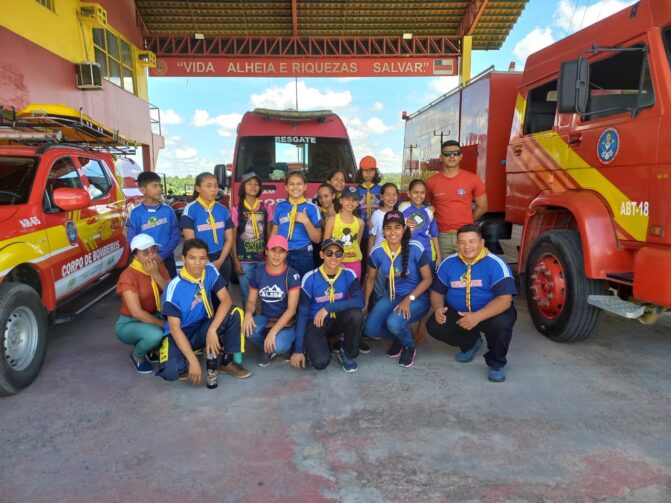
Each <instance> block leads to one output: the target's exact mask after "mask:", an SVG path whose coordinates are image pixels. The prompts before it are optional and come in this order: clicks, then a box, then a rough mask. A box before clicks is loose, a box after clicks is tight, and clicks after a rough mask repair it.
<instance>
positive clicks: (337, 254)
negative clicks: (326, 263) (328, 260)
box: [324, 250, 343, 258]
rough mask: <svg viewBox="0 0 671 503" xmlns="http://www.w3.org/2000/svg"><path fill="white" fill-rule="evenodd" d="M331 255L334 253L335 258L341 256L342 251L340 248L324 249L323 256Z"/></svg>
mask: <svg viewBox="0 0 671 503" xmlns="http://www.w3.org/2000/svg"><path fill="white" fill-rule="evenodd" d="M333 255H335V256H336V258H340V257H342V256H343V251H342V250H324V256H326V257H333Z"/></svg>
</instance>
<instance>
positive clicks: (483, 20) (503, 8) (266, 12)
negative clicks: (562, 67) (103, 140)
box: [135, 0, 527, 49]
mask: <svg viewBox="0 0 671 503" xmlns="http://www.w3.org/2000/svg"><path fill="white" fill-rule="evenodd" d="M135 3H136V5H137V8H138V13H139V15H140V17H141V18H142V20H143V22H144V24H145V26H146V28H147V31H148V35H150V36H184V35H193V34H194V33H203V34H205V35H206V36H208V35H218V36H258V37H290V36H294V29H295V30H296V33H295V35H296V36H298V37H379V36H399V37H400V36H401V35H402V34H403V33H412V34H413V36H461V35H463V34H464V33H463V28H462V23H463V22H464V19H465V17H466V18H467V19H469V17H468V16H469V14H468V13H469V12H474V11H477V10H478V7H482V8H481V11H480V17H479V19H478V20H477V23H476V24H475V27H474V29H473V31H472V35H473V49H499V48H500V47H501V45H502V44H503V42H504V41H505V39H506V37H507V36H508V33H510V30H511V29H512V27H513V26H514V24H515V23H516V22H517V19H518V18H519V16H520V14H521V13H522V10H523V9H524V7H525V5H526V3H527V0H488V1H487V0H455V1H450V2H445V1H436V0H428V1H413V0H390V1H371V0H368V1H365V0H312V1H308V0H294V2H292V0H274V1H272V0H237V1H231V0H229V1H217V0H135ZM483 4H484V5H483ZM294 10H295V17H294ZM470 19H472V17H471V18H470ZM466 24H469V23H468V22H466Z"/></svg>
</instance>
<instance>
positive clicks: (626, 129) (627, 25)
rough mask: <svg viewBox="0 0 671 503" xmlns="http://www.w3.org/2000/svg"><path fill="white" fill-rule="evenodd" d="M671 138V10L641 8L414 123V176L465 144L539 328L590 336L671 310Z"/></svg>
mask: <svg viewBox="0 0 671 503" xmlns="http://www.w3.org/2000/svg"><path fill="white" fill-rule="evenodd" d="M504 80H505V81H506V82H503V81H504ZM511 81H512V82H513V83H512V84H511ZM511 86H512V87H516V90H514V91H513V92H511ZM511 124H512V127H511ZM669 130H671V2H668V0H641V1H640V2H638V3H636V4H634V5H632V6H630V7H628V8H626V9H624V10H622V11H620V12H618V13H616V14H614V15H612V16H610V17H608V18H605V19H603V20H602V21H600V22H598V23H596V24H594V25H592V26H589V27H587V28H585V29H583V30H581V31H579V32H576V33H574V34H572V35H571V36H569V37H567V38H565V39H563V40H560V41H558V42H556V43H554V44H552V45H550V46H548V47H546V48H544V49H541V50H540V51H538V52H536V53H534V54H532V55H530V56H529V58H528V59H527V61H526V64H525V67H524V71H523V72H522V73H512V72H493V71H488V72H487V73H486V74H484V75H480V76H478V77H477V78H475V79H474V80H473V81H472V82H471V83H469V84H467V85H466V86H464V87H460V88H458V89H456V90H455V91H453V92H451V93H449V94H448V95H446V96H444V97H442V98H440V99H439V100H437V101H436V102H434V103H432V104H431V105H430V106H427V107H425V108H423V109H422V110H419V111H418V112H416V113H415V114H412V115H410V116H408V117H407V122H406V129H405V140H404V141H405V151H404V174H405V178H406V179H408V178H410V177H413V176H424V177H426V176H429V175H431V174H433V173H432V171H436V170H437V169H439V168H438V166H439V161H438V154H439V153H440V150H439V147H440V141H441V140H448V139H457V140H459V141H460V142H461V144H462V145H463V151H464V167H465V168H466V169H471V170H473V171H474V172H476V173H478V175H479V176H480V177H481V178H482V179H483V180H484V181H485V183H486V185H487V194H488V199H489V203H490V204H489V205H490V209H491V210H493V212H494V215H493V218H494V222H495V223H494V232H490V233H489V235H488V238H489V240H490V241H495V240H496V238H504V239H499V243H500V244H501V245H502V247H503V251H506V255H511V254H513V255H515V256H514V257H512V260H513V261H516V262H517V264H518V271H519V273H520V274H521V277H522V279H523V281H522V283H523V285H524V288H523V289H524V291H525V293H526V299H527V304H528V308H529V313H530V315H531V318H532V320H533V322H534V324H535V326H536V327H537V329H538V330H539V331H540V332H541V333H543V334H544V335H545V336H547V337H548V338H550V339H552V340H554V341H557V342H568V341H578V340H582V339H585V338H586V337H588V336H589V335H590V333H591V332H592V330H593V328H594V326H595V324H596V323H597V320H598V317H599V313H600V312H601V310H607V311H610V312H613V313H616V314H618V315H621V316H624V317H626V318H632V319H638V320H639V321H641V322H644V323H652V322H654V321H655V320H656V319H657V318H658V317H659V316H660V315H661V314H662V313H663V312H664V311H665V310H667V309H669V308H671V202H670V201H671V142H669V141H668V140H667V139H666V136H665V133H664V132H665V131H669ZM497 216H498V217H499V221H498V223H496V217H497ZM490 217H491V216H490ZM503 220H505V223H504V221H503ZM506 225H511V226H512V228H511V229H509V228H507V227H506ZM505 238H507V239H505ZM608 291H610V292H611V294H607V293H608Z"/></svg>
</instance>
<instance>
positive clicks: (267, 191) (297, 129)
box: [215, 108, 356, 205]
mask: <svg viewBox="0 0 671 503" xmlns="http://www.w3.org/2000/svg"><path fill="white" fill-rule="evenodd" d="M336 168H341V169H343V170H344V171H345V172H346V173H347V177H346V180H347V181H348V182H354V178H355V176H356V162H355V160H354V154H353V152H352V145H351V144H350V140H349V136H348V134H347V129H346V128H345V125H344V124H343V122H342V120H341V119H340V117H338V116H337V115H336V114H334V113H333V112H332V111H330V110H318V111H293V110H283V111H282V110H269V109H263V108H257V109H255V110H253V111H251V112H246V113H245V114H244V115H243V116H242V120H241V121H240V124H239V125H238V130H237V139H236V142H235V152H234V154H233V165H232V166H231V170H230V177H229V176H227V175H226V166H225V165H223V164H222V165H217V167H215V173H216V175H217V178H218V180H219V184H220V185H221V186H222V188H224V187H225V186H228V187H229V188H230V198H231V199H230V204H231V205H236V204H238V189H239V187H240V181H241V179H242V176H243V175H244V174H245V173H249V172H252V171H253V172H254V173H256V174H257V175H258V176H259V178H260V179H261V182H262V187H263V194H262V195H261V200H263V201H264V202H265V204H266V205H273V204H276V203H277V202H279V201H282V200H284V199H286V196H287V194H286V190H285V188H284V179H285V178H286V176H287V174H289V173H291V172H294V171H299V172H301V173H303V174H304V175H305V176H306V177H307V180H308V191H307V194H306V196H307V197H312V196H313V195H315V194H316V192H317V187H318V186H319V184H321V183H323V182H324V180H325V179H326V175H327V173H328V172H329V171H331V170H333V169H336Z"/></svg>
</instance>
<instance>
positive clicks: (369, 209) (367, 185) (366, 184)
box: [361, 182, 375, 221]
mask: <svg viewBox="0 0 671 503" xmlns="http://www.w3.org/2000/svg"><path fill="white" fill-rule="evenodd" d="M361 187H363V188H364V189H366V214H367V215H368V220H367V221H370V216H371V214H372V213H373V206H372V204H371V197H370V189H372V188H373V187H375V184H374V183H373V182H363V183H362V184H361Z"/></svg>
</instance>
